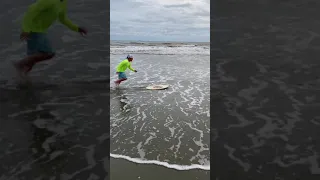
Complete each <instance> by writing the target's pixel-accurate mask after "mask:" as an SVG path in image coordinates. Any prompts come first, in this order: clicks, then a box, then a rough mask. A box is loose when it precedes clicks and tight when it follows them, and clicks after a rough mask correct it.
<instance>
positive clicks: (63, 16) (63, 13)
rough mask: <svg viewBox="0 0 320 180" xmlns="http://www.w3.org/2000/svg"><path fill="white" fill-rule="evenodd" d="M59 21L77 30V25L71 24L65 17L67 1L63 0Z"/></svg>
mask: <svg viewBox="0 0 320 180" xmlns="http://www.w3.org/2000/svg"><path fill="white" fill-rule="evenodd" d="M59 21H60V22H61V24H63V25H65V26H67V27H68V28H69V29H71V30H72V31H76V32H79V27H78V26H77V25H75V24H73V23H72V22H71V21H70V19H69V18H68V17H67V2H66V1H64V2H63V11H62V12H61V13H60V14H59Z"/></svg>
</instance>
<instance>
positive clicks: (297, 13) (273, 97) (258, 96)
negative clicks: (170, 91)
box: [210, 1, 320, 180]
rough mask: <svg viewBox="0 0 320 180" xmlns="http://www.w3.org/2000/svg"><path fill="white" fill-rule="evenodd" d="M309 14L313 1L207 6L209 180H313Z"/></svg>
mask: <svg viewBox="0 0 320 180" xmlns="http://www.w3.org/2000/svg"><path fill="white" fill-rule="evenodd" d="M317 9H318V6H317V3H316V2H315V1H304V2H303V3H302V2H301V1H299V2H298V1H290V2H289V1H286V2H284V1H283V2H275V1H274V2H272V1H238V2H233V3H232V4H230V3H229V2H228V1H226V2H224V3H220V4H219V6H218V5H217V8H215V12H214V14H215V18H214V19H213V21H212V22H213V23H214V24H215V29H214V30H213V31H212V36H214V37H215V39H214V41H212V52H211V58H212V59H214V60H215V61H216V69H215V72H214V73H213V76H211V77H212V79H211V87H212V92H214V93H215V94H216V96H215V97H214V98H213V97H212V99H211V107H212V111H211V117H212V118H213V119H216V120H212V121H211V128H212V129H211V146H210V147H211V163H212V167H211V171H210V173H211V178H212V179H219V180H225V179H239V180H240V179H241V180H242V179H244V180H257V179H259V180H271V179H278V180H293V179H295V180H298V179H308V180H311V179H319V176H320V175H319V174H320V167H319V151H320V146H319V125H320V119H319V117H320V116H319V115H320V113H319V95H320V89H319V82H320V79H319V77H320V72H319V67H320V65H319V60H318V59H319V58H318V57H319V56H318V55H319V50H318V49H319V40H320V39H319V34H318V33H319V30H320V29H319V26H317V25H316V24H318V23H319V16H318V14H319V11H317Z"/></svg>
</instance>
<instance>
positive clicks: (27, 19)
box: [22, 0, 79, 33]
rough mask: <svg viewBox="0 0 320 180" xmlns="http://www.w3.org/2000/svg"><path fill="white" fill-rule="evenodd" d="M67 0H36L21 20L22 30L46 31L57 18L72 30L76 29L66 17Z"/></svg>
mask: <svg viewBox="0 0 320 180" xmlns="http://www.w3.org/2000/svg"><path fill="white" fill-rule="evenodd" d="M66 13H67V0H62V1H61V0H37V2H35V3H34V4H32V5H31V6H29V9H28V10H27V12H26V13H25V15H24V18H23V22H22V31H23V32H40V33H42V32H46V31H47V30H48V28H49V27H50V26H51V25H52V24H53V23H54V22H55V21H56V20H57V19H58V20H59V21H60V22H61V23H62V24H64V25H65V26H67V27H68V28H69V29H71V30H73V31H78V29H79V28H78V26H76V25H74V24H73V23H72V22H71V21H70V20H69V19H68V17H67V15H66Z"/></svg>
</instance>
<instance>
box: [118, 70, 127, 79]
mask: <svg viewBox="0 0 320 180" xmlns="http://www.w3.org/2000/svg"><path fill="white" fill-rule="evenodd" d="M118 78H119V79H127V75H126V73H124V72H118Z"/></svg>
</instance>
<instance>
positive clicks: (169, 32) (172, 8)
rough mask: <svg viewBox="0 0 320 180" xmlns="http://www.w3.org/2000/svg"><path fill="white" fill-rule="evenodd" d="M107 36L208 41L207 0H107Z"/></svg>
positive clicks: (115, 38)
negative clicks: (108, 0)
mask: <svg viewBox="0 0 320 180" xmlns="http://www.w3.org/2000/svg"><path fill="white" fill-rule="evenodd" d="M110 8H111V9H110V10H111V12H110V38H111V40H142V41H147V40H149V41H161V40H162V41H200V42H209V41H210V0H111V1H110Z"/></svg>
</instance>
